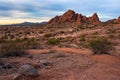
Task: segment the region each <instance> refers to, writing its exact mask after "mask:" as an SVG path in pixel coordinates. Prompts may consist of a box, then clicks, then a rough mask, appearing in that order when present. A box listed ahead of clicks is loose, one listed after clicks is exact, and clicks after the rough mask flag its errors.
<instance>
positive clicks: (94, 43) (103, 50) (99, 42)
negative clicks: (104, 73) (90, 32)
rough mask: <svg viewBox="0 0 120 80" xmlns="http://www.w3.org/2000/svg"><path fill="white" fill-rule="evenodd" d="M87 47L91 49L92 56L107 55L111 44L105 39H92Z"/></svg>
mask: <svg viewBox="0 0 120 80" xmlns="http://www.w3.org/2000/svg"><path fill="white" fill-rule="evenodd" d="M88 46H89V47H90V48H91V49H92V51H93V53H94V54H108V52H109V50H110V49H111V48H112V45H111V42H109V41H108V40H107V39H105V38H96V39H92V40H91V41H90V42H89V44H88Z"/></svg>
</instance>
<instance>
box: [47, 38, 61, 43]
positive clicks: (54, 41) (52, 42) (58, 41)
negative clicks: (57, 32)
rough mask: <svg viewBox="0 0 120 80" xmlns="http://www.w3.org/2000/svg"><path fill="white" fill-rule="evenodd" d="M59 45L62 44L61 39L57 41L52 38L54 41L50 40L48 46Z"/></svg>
mask: <svg viewBox="0 0 120 80" xmlns="http://www.w3.org/2000/svg"><path fill="white" fill-rule="evenodd" d="M58 43H60V40H59V39H56V38H52V39H49V40H48V41H47V44H48V45H56V44H58Z"/></svg>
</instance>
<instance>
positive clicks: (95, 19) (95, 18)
mask: <svg viewBox="0 0 120 80" xmlns="http://www.w3.org/2000/svg"><path fill="white" fill-rule="evenodd" d="M89 22H92V24H99V23H100V20H99V18H98V15H97V13H94V14H93V16H92V17H89Z"/></svg>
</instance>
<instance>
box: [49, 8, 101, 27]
mask: <svg viewBox="0 0 120 80" xmlns="http://www.w3.org/2000/svg"><path fill="white" fill-rule="evenodd" d="M56 23H59V24H64V23H76V25H81V24H99V23H100V21H99V18H98V15H97V13H95V14H93V16H92V17H86V16H82V14H78V13H75V12H74V11H73V10H68V11H67V12H65V13H64V14H63V15H62V16H56V17H55V18H53V19H51V20H50V21H49V22H48V24H56Z"/></svg>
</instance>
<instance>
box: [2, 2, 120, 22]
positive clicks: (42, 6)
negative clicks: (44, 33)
mask: <svg viewBox="0 0 120 80" xmlns="http://www.w3.org/2000/svg"><path fill="white" fill-rule="evenodd" d="M69 9H71V10H74V11H75V12H77V13H81V14H83V15H86V16H91V15H92V14H93V13H95V12H96V13H98V16H99V18H100V20H102V21H106V20H109V19H113V18H117V17H119V16H120V0H0V24H13V23H21V22H25V21H27V22H42V21H48V20H50V19H51V18H53V17H54V16H56V15H62V14H63V13H64V12H66V11H67V10H69Z"/></svg>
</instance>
